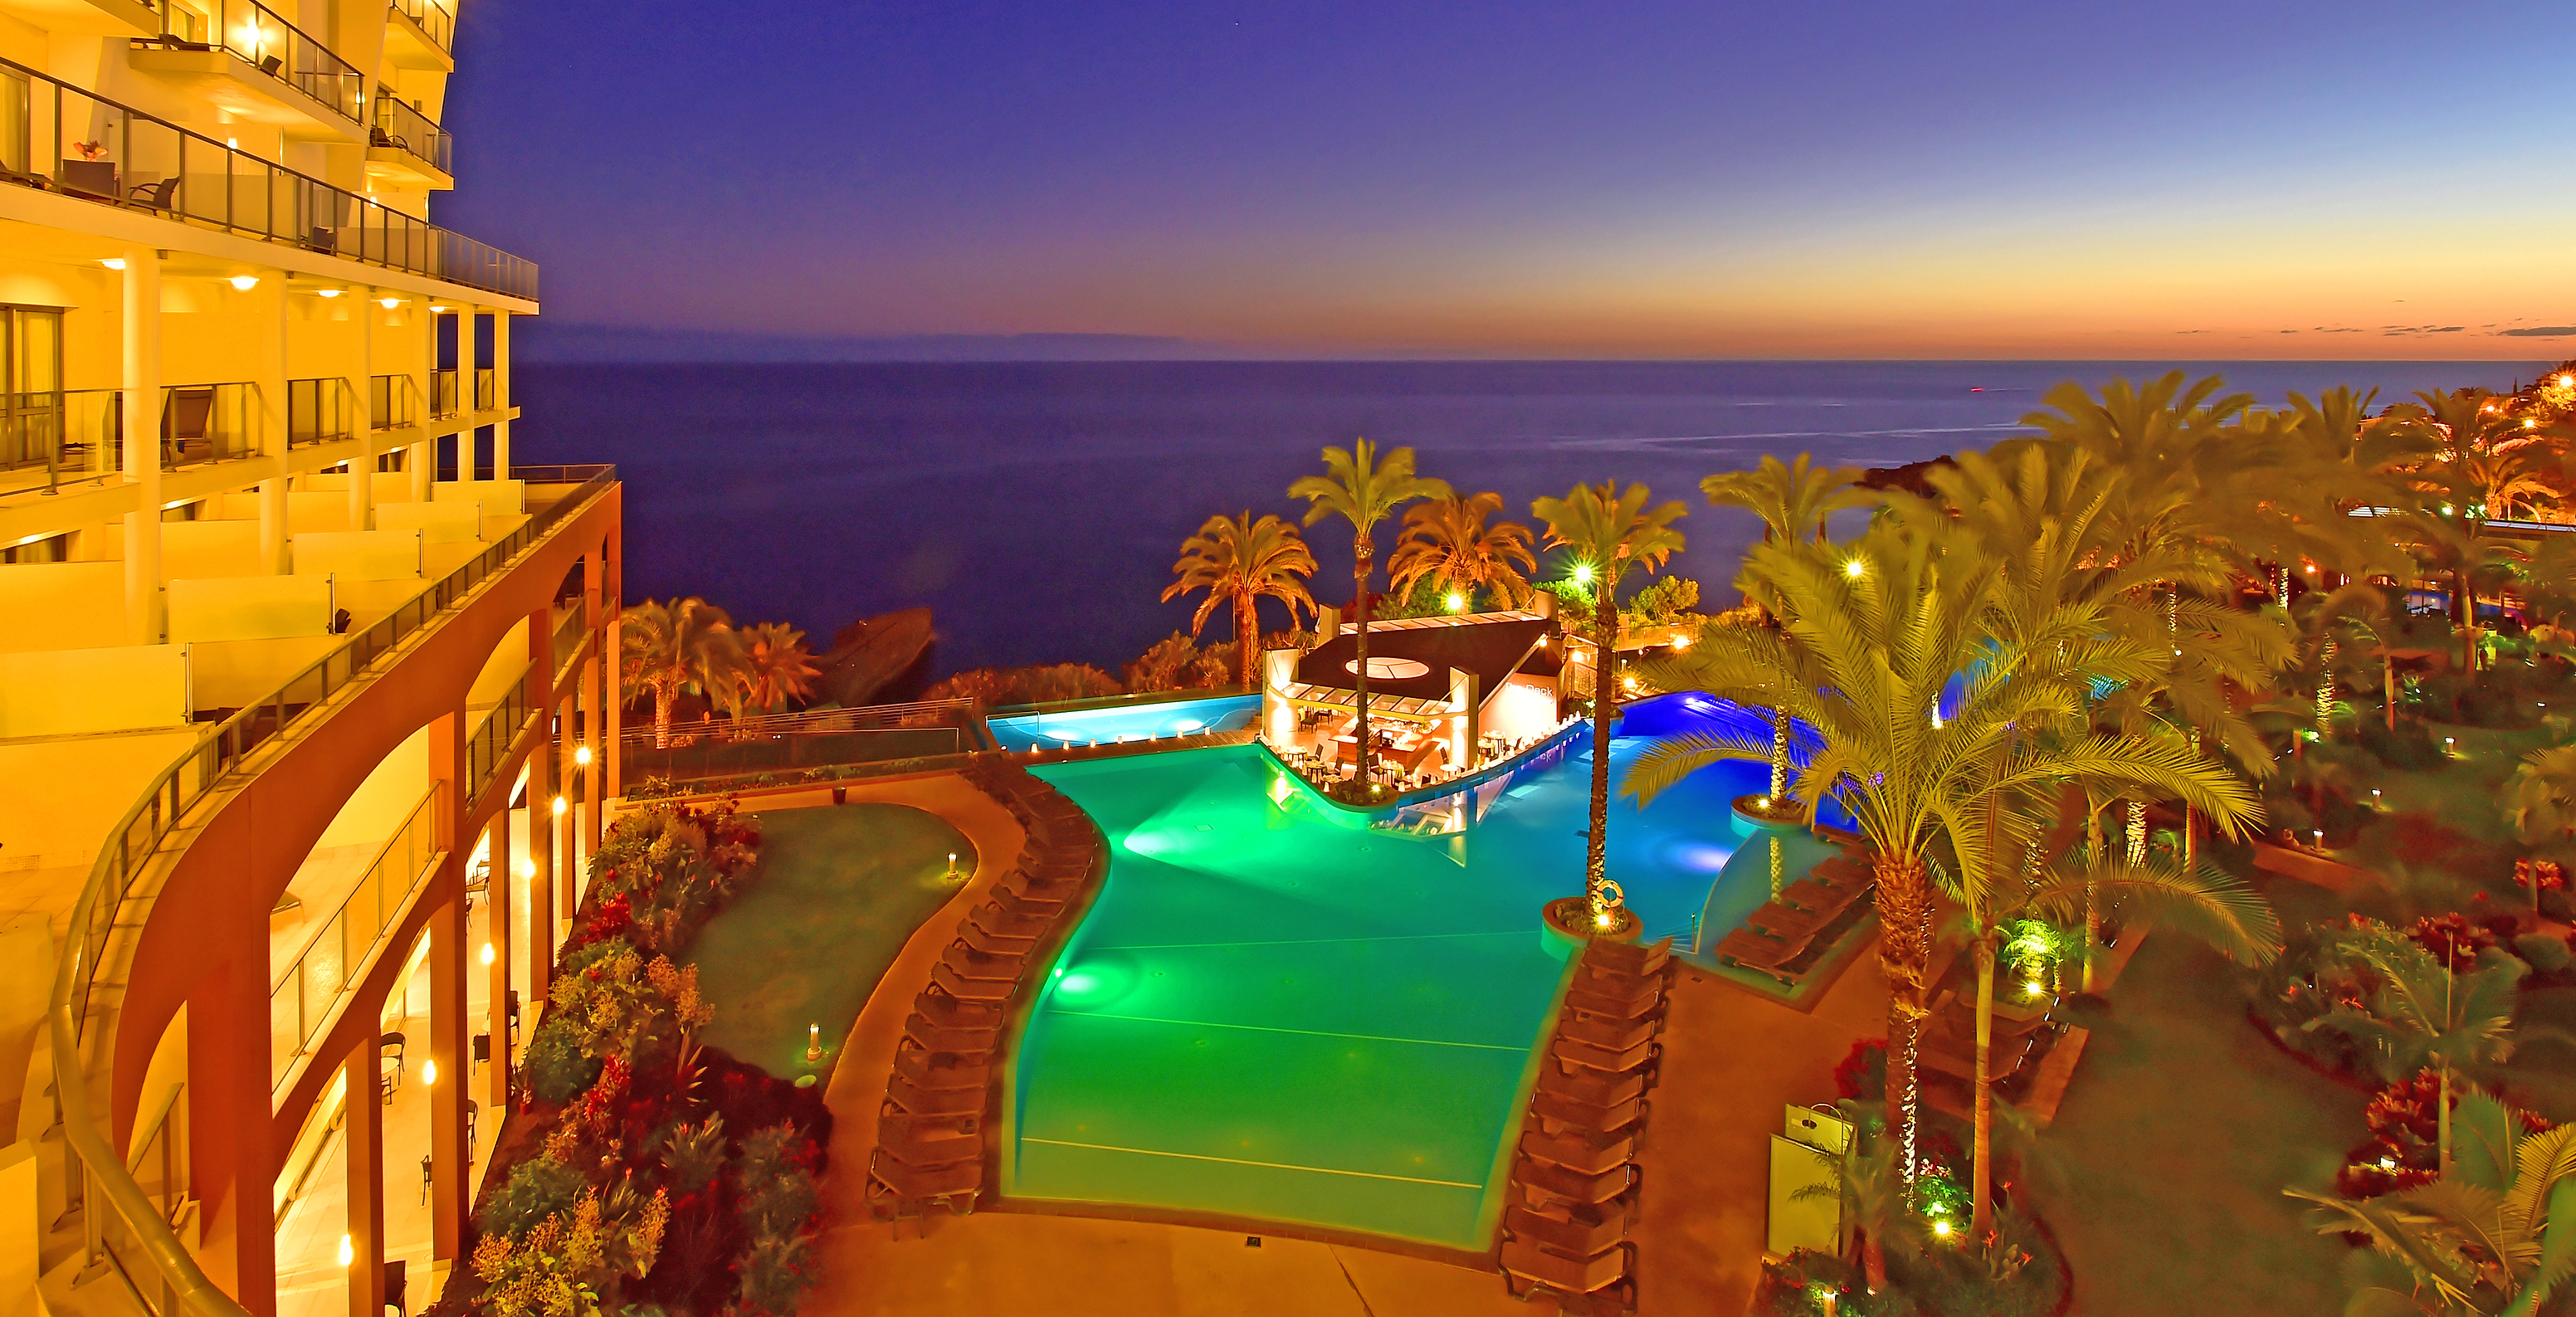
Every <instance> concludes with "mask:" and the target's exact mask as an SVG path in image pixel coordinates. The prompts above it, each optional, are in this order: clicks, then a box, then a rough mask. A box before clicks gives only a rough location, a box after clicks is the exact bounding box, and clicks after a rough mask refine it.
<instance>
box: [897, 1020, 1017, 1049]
mask: <svg viewBox="0 0 2576 1317" xmlns="http://www.w3.org/2000/svg"><path fill="white" fill-rule="evenodd" d="M903 1036H904V1037H906V1038H909V1039H911V1040H913V1041H914V1042H917V1043H919V1044H921V1045H922V1046H923V1047H926V1048H929V1049H930V1050H932V1051H934V1052H989V1051H991V1050H993V1048H994V1047H995V1046H996V1045H997V1044H998V1043H999V1042H1000V1041H1001V1037H1002V1031H1001V1030H1000V1029H998V1028H995V1027H993V1026H990V1025H968V1026H965V1027H963V1028H952V1027H950V1026H948V1025H944V1024H933V1023H931V1021H930V1020H929V1018H928V1017H926V1016H924V1015H922V1014H921V1013H919V1012H917V1011H916V1012H914V1013H913V1014H911V1015H908V1016H906V1017H904V1021H903Z"/></svg>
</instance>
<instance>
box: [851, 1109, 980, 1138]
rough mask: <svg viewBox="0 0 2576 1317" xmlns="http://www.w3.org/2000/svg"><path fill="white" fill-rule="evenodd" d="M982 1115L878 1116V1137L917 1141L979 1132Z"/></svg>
mask: <svg viewBox="0 0 2576 1317" xmlns="http://www.w3.org/2000/svg"><path fill="white" fill-rule="evenodd" d="M983 1128H984V1124H983V1119H982V1117H981V1116H980V1115H977V1114H970V1115H963V1116H908V1115H900V1114H891V1115H880V1116H878V1117H877V1139H878V1140H879V1141H880V1142H915V1141H919V1140H923V1139H943V1138H947V1137H948V1136H950V1135H952V1134H977V1135H980V1134H981V1133H982V1131H983Z"/></svg>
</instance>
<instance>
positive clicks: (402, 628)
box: [46, 465, 617, 1317]
mask: <svg viewBox="0 0 2576 1317" xmlns="http://www.w3.org/2000/svg"><path fill="white" fill-rule="evenodd" d="M616 479H617V468H616V467H614V466H607V465H602V466H599V467H596V468H594V469H593V470H592V471H591V473H590V476H589V478H588V479H587V480H585V481H584V482H583V483H582V486H581V488H579V489H576V490H575V491H573V493H572V494H570V495H568V496H566V497H565V498H563V499H561V500H558V501H557V502H556V503H555V504H554V505H553V506H551V507H549V508H547V509H545V510H544V511H542V512H540V513H538V514H537V515H536V516H533V517H531V518H529V520H528V523H527V525H525V526H522V527H520V528H519V529H518V530H517V531H515V532H513V533H512V534H511V535H510V536H509V537H508V538H507V539H504V540H502V541H501V542H500V543H498V544H495V545H493V546H492V547H491V548H490V549H487V550H485V551H484V552H483V553H482V554H481V555H479V556H477V557H476V558H474V559H473V560H472V561H470V562H467V563H465V564H463V565H461V566H459V567H458V568H457V569H456V570H455V571H453V572H450V573H448V574H447V575H446V576H445V577H442V578H441V579H440V580H439V581H438V582H437V584H436V585H434V586H432V587H431V588H430V589H429V590H426V591H424V592H422V594H421V595H420V596H418V597H417V598H416V599H415V600H414V601H413V603H412V604H409V605H406V606H405V608H404V609H402V610H399V611H397V612H396V613H395V614H394V615H393V616H392V617H388V618H386V619H384V620H383V621H381V622H378V623H377V624H376V625H374V626H372V627H369V628H368V629H367V630H365V631H363V632H359V633H356V634H354V635H351V636H350V637H349V638H348V640H347V641H345V642H343V643H342V644H341V645H340V646H339V647H338V648H337V649H334V650H333V651H332V652H331V653H329V654H325V655H323V656H322V658H321V659H319V660H317V661H316V662H314V663H313V664H312V665H311V666H310V667H307V668H306V669H305V670H304V671H302V672H299V673H297V674H296V675H295V676H293V677H290V678H288V679H287V681H286V682H285V683H284V684H282V685H280V686H279V687H278V688H277V689H276V690H275V691H274V692H272V693H270V694H269V695H268V696H266V697H264V698H262V699H260V700H259V701H257V702H256V703H254V704H252V705H251V706H250V707H248V708H245V709H243V710H241V711H240V712H238V713H236V714H234V715H233V716H232V717H230V718H227V719H225V720H224V721H223V723H222V724H220V725H219V726H217V727H216V728H215V730H213V731H212V732H210V733H208V734H207V735H206V736H204V737H202V738H200V739H199V740H198V742H197V744H196V746H195V747H194V748H193V749H191V750H190V751H189V752H188V753H187V754H185V755H183V756H182V757H181V758H180V760H179V762H177V763H175V764H173V765H171V766H170V767H169V768H167V769H165V770H163V771H162V773H161V774H160V776H159V777H157V778H155V779H153V782H152V785H151V786H150V787H149V788H147V789H146V790H145V791H144V792H143V795H142V797H141V798H140V799H138V800H136V801H135V802H134V807H133V808H132V809H129V810H127V811H126V812H125V817H124V818H123V819H121V820H119V821H118V822H117V825H116V828H115V830H114V831H113V832H111V833H110V834H109V835H108V838H107V840H106V841H105V843H104V844H102V845H101V846H100V847H99V852H98V858H97V860H95V861H93V862H92V863H91V865H90V872H89V878H88V879H87V881H85V882H84V883H83V884H82V885H81V892H80V896H79V897H78V899H76V900H75V901H74V902H73V903H72V910H71V919H70V930H69V933H68V935H67V939H66V944H65V946H64V948H63V954H62V957H61V959H60V960H59V961H58V962H57V963H56V965H55V967H54V987H53V993H52V996H51V999H50V1000H49V1001H48V1002H47V1005H46V1029H47V1038H48V1041H49V1042H50V1044H51V1048H52V1052H53V1058H54V1096H55V1102H56V1104H57V1106H58V1107H59V1109H60V1111H61V1114H62V1123H63V1135H64V1139H65V1141H66V1142H67V1144H68V1145H69V1147H70V1149H71V1151H72V1152H73V1153H74V1154H75V1155H76V1156H77V1157H78V1158H79V1161H80V1165H81V1167H82V1168H83V1170H82V1173H83V1174H84V1175H85V1176H86V1177H88V1180H87V1182H89V1183H94V1184H95V1185H96V1187H97V1188H98V1189H99V1190H100V1191H101V1192H103V1193H104V1194H105V1195H106V1199H107V1201H106V1202H100V1201H99V1200H98V1199H97V1198H96V1197H95V1196H93V1195H87V1194H85V1195H84V1201H85V1203H86V1204H87V1210H90V1211H93V1212H95V1211H99V1210H101V1209H105V1208H109V1207H113V1209H114V1210H115V1212H116V1214H117V1216H118V1217H120V1218H121V1219H122V1220H123V1221H124V1222H125V1223H126V1225H127V1226H128V1228H130V1229H131V1230H132V1231H133V1232H134V1234H135V1236H136V1237H137V1245H138V1247H139V1248H140V1249H141V1251H142V1253H143V1254H144V1255H145V1256H143V1257H142V1258H140V1259H137V1260H138V1261H142V1262H145V1263H148V1264H149V1265H150V1267H151V1269H152V1270H153V1271H155V1272H157V1273H158V1274H159V1276H160V1279H161V1280H162V1282H163V1283H164V1284H165V1285H166V1286H168V1288H169V1291H170V1295H171V1300H172V1302H173V1303H174V1304H176V1305H178V1306H179V1307H181V1308H182V1309H184V1310H185V1311H186V1312H189V1313H191V1314H195V1317H248V1313H249V1310H248V1309H246V1308H244V1307H243V1306H242V1305H241V1304H240V1303H238V1302H236V1301H235V1300H234V1299H233V1298H232V1296H230V1295H228V1294H225V1293H224V1292H223V1291H222V1290H221V1289H219V1288H217V1287H216V1285H215V1284H214V1282H213V1281H211V1280H209V1279H207V1277H206V1274H205V1272H204V1271H203V1270H201V1269H200V1268H199V1267H198V1266H197V1260H196V1259H195V1258H194V1257H192V1256H190V1255H189V1253H188V1250H187V1247H186V1246H185V1245H183V1244H181V1243H180V1242H179V1237H178V1235H177V1234H176V1233H175V1232H174V1231H172V1230H171V1228H170V1225H169V1223H168V1222H166V1221H162V1220H161V1219H160V1218H159V1216H158V1215H157V1213H156V1212H155V1211H154V1210H153V1207H152V1203H151V1200H150V1199H148V1198H146V1197H145V1196H144V1194H143V1189H142V1186H141V1185H140V1184H138V1183H137V1182H136V1181H135V1179H134V1177H133V1176H132V1175H131V1174H128V1173H127V1172H126V1171H125V1170H124V1165H123V1162H124V1159H123V1158H121V1157H119V1156H118V1155H117V1154H116V1151H115V1149H114V1148H112V1147H111V1146H110V1145H109V1143H108V1138H107V1134H106V1132H105V1131H104V1130H103V1129H102V1128H101V1127H100V1125H99V1123H98V1122H97V1120H96V1118H95V1117H94V1115H93V1113H92V1112H91V1110H90V1104H89V1083H88V1076H87V1072H86V1071H85V1070H84V1069H83V1067H82V1064H81V1050H80V1048H81V1035H82V1030H83V1028H84V1026H85V1024H86V1021H87V1019H88V1012H89V1004H90V996H91V993H92V991H93V990H94V988H95V987H96V984H95V976H96V974H97V973H98V964H99V959H100V956H101V953H102V952H103V951H104V950H105V948H106V945H107V939H108V935H109V933H110V932H112V931H113V927H114V921H115V919H116V916H117V913H118V911H119V910H120V908H121V907H123V905H124V904H125V898H126V896H127V895H128V893H129V886H128V885H129V884H130V883H131V882H132V880H133V878H134V876H135V872H136V870H137V868H138V867H139V866H140V865H141V864H143V863H148V862H149V860H150V857H151V856H152V854H153V852H154V851H155V850H157V849H158V848H159V846H160V843H161V840H162V838H164V837H165V836H167V835H168V834H169V833H170V832H171V831H172V830H173V829H174V828H176V827H177V825H178V821H179V819H180V817H181V816H182V815H184V814H185V813H186V811H187V808H188V806H190V805H191V804H194V803H196V802H197V801H198V800H201V799H203V798H204V797H205V795H206V794H207V793H208V792H209V791H211V790H213V789H214V787H215V786H216V785H217V783H218V782H219V781H220V780H221V779H222V778H223V777H224V775H225V774H227V773H229V772H231V771H233V770H234V769H236V768H238V767H239V766H240V764H241V761H242V760H243V759H244V758H245V757H246V756H248V755H249V753H250V752H251V751H252V750H254V749H256V748H257V747H259V746H260V745H262V744H265V743H266V742H267V740H268V739H269V738H270V737H272V736H274V735H276V734H278V733H280V732H282V731H283V730H284V729H285V728H286V727H287V726H288V725H289V724H290V723H291V722H292V721H293V719H294V717H295V716H296V715H297V714H300V713H303V712H307V711H310V710H311V709H312V708H313V707H314V706H315V705H318V704H320V703H321V702H322V701H323V700H324V699H327V698H328V697H329V696H330V694H331V692H333V691H335V690H338V689H341V688H342V687H345V686H346V685H347V684H348V683H349V682H350V681H351V680H353V679H354V678H356V677H358V676H359V675H361V674H363V673H364V672H366V671H367V670H368V669H369V668H370V667H371V666H372V665H373V664H374V662H375V660H377V659H379V658H382V657H384V656H385V655H386V654H387V653H389V652H391V651H392V650H393V648H394V646H395V645H396V644H397V643H398V642H400V641H401V640H402V639H404V638H405V637H408V636H410V635H411V634H412V633H413V632H416V631H418V630H420V629H422V628H423V627H426V626H427V625H428V624H429V622H430V621H431V619H433V618H435V617H437V616H439V615H440V614H443V613H445V612H446V611H447V610H448V609H449V608H451V607H453V606H454V605H455V604H456V603H457V602H458V601H459V600H461V599H462V598H463V597H464V595H465V593H466V592H467V591H469V590H471V589H473V588H474V587H475V586H476V585H479V584H481V583H482V582H483V580H484V579H485V578H486V577H489V576H491V575H493V574H494V573H495V572H497V571H498V570H500V569H501V568H502V567H503V566H505V565H506V564H507V563H508V562H509V561H510V560H511V559H512V558H514V557H516V556H517V555H518V554H519V553H520V552H521V551H522V550H524V549H526V548H528V547H530V546H531V545H533V544H534V543H535V542H536V541H537V540H538V539H539V538H540V537H542V536H543V535H544V534H545V533H546V532H547V531H548V530H550V529H552V528H553V526H554V525H555V524H556V523H557V522H560V521H562V520H564V519H565V517H566V516H568V515H569V514H570V513H572V512H573V511H575V510H577V509H579V508H582V507H586V506H588V505H589V504H590V503H591V502H592V500H594V499H596V498H597V497H599V496H600V495H601V494H604V493H606V492H607V490H608V488H609V486H610V485H612V484H614V483H615V481H616ZM432 601H434V602H432ZM335 672H336V673H337V676H336V677H335V676H334V673H335ZM308 682H310V683H311V684H312V686H313V690H312V692H311V697H310V699H308V700H306V701H304V702H302V703H301V704H297V705H295V712H294V713H290V712H289V705H290V699H291V697H292V696H294V695H296V694H298V693H299V690H298V688H299V687H300V686H302V685H304V684H305V683H308ZM192 770H193V775H194V777H195V779H196V780H195V782H194V784H193V786H192V785H191V784H190V783H189V781H188V777H189V776H190V775H191V772H192ZM111 889H112V891H111ZM111 894H112V895H113V898H114V899H113V900H110V899H109V897H110V896H111ZM103 1224H104V1223H103V1222H100V1221H99V1220H98V1219H97V1218H96V1217H92V1218H91V1228H90V1230H89V1232H88V1233H89V1236H90V1238H91V1239H93V1240H100V1239H103V1237H104V1231H103V1230H102V1229H101V1228H100V1227H101V1226H102V1225H103ZM110 1257H111V1259H112V1260H114V1261H115V1262H116V1264H117V1266H118V1267H119V1268H120V1270H121V1269H122V1268H123V1267H124V1266H125V1265H126V1262H127V1260H125V1259H116V1258H114V1255H113V1254H112V1253H111V1254H110Z"/></svg>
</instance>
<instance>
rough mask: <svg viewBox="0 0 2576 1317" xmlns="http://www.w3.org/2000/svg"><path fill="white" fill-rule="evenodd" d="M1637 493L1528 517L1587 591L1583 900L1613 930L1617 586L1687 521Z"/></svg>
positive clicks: (1584, 491) (1665, 551)
mask: <svg viewBox="0 0 2576 1317" xmlns="http://www.w3.org/2000/svg"><path fill="white" fill-rule="evenodd" d="M1648 498H1649V495H1648V494H1647V493H1646V487H1645V486H1644V485H1637V484H1632V485H1630V486H1628V487H1627V488H1626V489H1624V490H1622V489H1620V488H1619V487H1618V485H1617V484H1616V483H1615V482H1612V481H1607V480H1605V481H1603V482H1601V483H1600V484H1598V485H1576V486H1575V487H1574V488H1573V489H1571V490H1569V491H1567V492H1566V495H1565V497H1563V498H1542V499H1540V500H1538V501H1537V502H1535V503H1532V504H1531V505H1530V515H1532V516H1535V517H1537V518H1538V519H1539V520H1541V521H1543V522H1546V523H1547V545H1548V547H1549V548H1551V549H1564V550H1566V551H1567V553H1568V554H1569V555H1570V556H1571V557H1572V558H1573V560H1574V579H1575V581H1576V583H1577V584H1580V585H1584V586H1588V587H1589V588H1590V589H1591V591H1592V642H1593V652H1594V655H1595V657H1594V661H1593V664H1592V829H1591V833H1590V835H1589V836H1588V838H1587V839H1586V841H1585V843H1584V855H1583V895H1584V900H1585V902H1586V903H1587V904H1588V905H1589V906H1590V907H1591V915H1592V921H1593V926H1594V927H1595V928H1614V927H1616V926H1617V924H1618V921H1619V920H1620V919H1621V918H1623V917H1624V914H1621V913H1614V911H1613V906H1612V903H1611V902H1610V901H1609V899H1608V889H1607V888H1606V887H1605V886H1604V883H1605V880H1606V879H1607V877H1608V873H1607V868H1608V863H1609V858H1608V857H1609V852H1608V847H1607V842H1608V837H1609V828H1610V715H1611V711H1612V710H1613V709H1614V708H1616V707H1617V705H1618V698H1619V697H1618V672H1617V668H1618V644H1619V601H1618V595H1619V585H1620V583H1621V582H1622V581H1624V580H1626V579H1627V577H1628V574H1629V573H1630V572H1633V571H1636V570H1639V569H1643V570H1644V571H1645V572H1647V573H1648V574H1649V575H1651V574H1653V572H1654V571H1655V569H1656V568H1658V567H1661V566H1663V564H1664V560H1665V559H1667V558H1669V557H1671V556H1672V555H1673V554H1675V553H1677V552H1679V551H1680V550H1681V547H1682V533H1681V532H1680V531H1678V530H1675V529H1673V523H1674V522H1676V521H1679V520H1681V519H1682V518H1683V517H1684V516H1686V515H1688V513H1689V509H1687V508H1685V507H1683V506H1682V505H1681V502H1680V501H1679V500H1674V501H1672V502H1669V503H1663V504H1658V505H1657V506H1655V507H1652V508H1649V507H1647V506H1646V503H1647V499H1648Z"/></svg>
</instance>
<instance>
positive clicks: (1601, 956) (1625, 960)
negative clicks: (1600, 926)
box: [1583, 938, 1673, 976]
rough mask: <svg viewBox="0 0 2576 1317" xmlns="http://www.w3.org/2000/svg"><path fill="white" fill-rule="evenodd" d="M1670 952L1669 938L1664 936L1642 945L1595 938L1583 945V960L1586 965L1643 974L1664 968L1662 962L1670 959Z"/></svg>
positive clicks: (1671, 948)
mask: <svg viewBox="0 0 2576 1317" xmlns="http://www.w3.org/2000/svg"><path fill="white" fill-rule="evenodd" d="M1672 954H1673V940H1672V939H1671V938H1665V939H1663V940H1662V941H1659V942H1657V943H1655V944H1654V945H1652V946H1642V947H1641V946H1638V945H1636V944H1635V943H1632V942H1610V941H1605V940H1603V939H1600V938H1595V939H1593V940H1592V941H1591V942H1590V943H1589V944H1587V945H1586V946H1585V947H1584V951H1583V962H1584V964H1585V965H1586V966H1587V967H1589V966H1592V965H1596V964H1597V965H1602V966H1607V967H1610V968H1614V969H1621V970H1625V971H1627V972H1628V973H1630V974H1635V975H1639V976H1643V975H1647V974H1654V973H1658V972H1660V971H1661V970H1662V969H1663V968H1664V962H1665V961H1667V960H1669V959H1671V958H1672Z"/></svg>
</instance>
